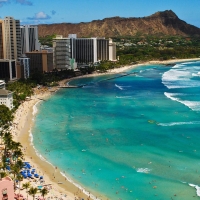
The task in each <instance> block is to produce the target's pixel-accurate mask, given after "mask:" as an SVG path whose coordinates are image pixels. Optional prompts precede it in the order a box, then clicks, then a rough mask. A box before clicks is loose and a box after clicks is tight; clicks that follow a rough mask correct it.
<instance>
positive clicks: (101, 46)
mask: <svg viewBox="0 0 200 200" xmlns="http://www.w3.org/2000/svg"><path fill="white" fill-rule="evenodd" d="M115 54H116V52H115ZM53 59H54V67H55V68H58V69H64V68H73V67H72V65H73V64H74V61H76V62H77V63H85V64H89V63H95V62H98V61H103V60H109V40H107V39H105V38H77V37H76V34H70V35H69V36H68V38H63V37H62V36H58V37H56V38H55V39H54V40H53Z"/></svg>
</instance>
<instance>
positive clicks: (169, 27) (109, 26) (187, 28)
mask: <svg viewBox="0 0 200 200" xmlns="http://www.w3.org/2000/svg"><path fill="white" fill-rule="evenodd" d="M38 33H39V37H42V36H46V35H52V34H57V35H63V36H64V37H67V36H68V34H70V33H75V34H77V36H78V37H115V36H134V35H136V34H138V33H139V34H144V35H146V34H148V35H160V34H162V35H181V36H200V28H197V27H195V26H193V25H190V24H187V23H186V22H185V21H183V20H181V19H179V18H178V16H177V15H176V14H175V13H174V12H173V11H172V10H166V11H163V12H156V13H155V14H153V15H150V16H148V17H142V18H134V17H130V18H122V17H112V18H105V19H103V20H93V21H91V22H87V23H85V22H81V23H77V24H73V23H61V24H41V25H38Z"/></svg>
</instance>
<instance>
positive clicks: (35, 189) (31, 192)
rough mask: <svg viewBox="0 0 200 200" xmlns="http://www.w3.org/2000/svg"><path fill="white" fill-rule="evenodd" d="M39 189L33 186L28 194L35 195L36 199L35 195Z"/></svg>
mask: <svg viewBox="0 0 200 200" xmlns="http://www.w3.org/2000/svg"><path fill="white" fill-rule="evenodd" d="M37 191H38V189H37V188H34V187H31V188H30V189H29V191H28V194H30V195H31V196H33V200H34V199H35V195H36V194H37Z"/></svg>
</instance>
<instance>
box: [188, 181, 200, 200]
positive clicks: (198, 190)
mask: <svg viewBox="0 0 200 200" xmlns="http://www.w3.org/2000/svg"><path fill="white" fill-rule="evenodd" d="M189 186H191V187H194V188H195V189H196V191H197V196H199V197H200V187H199V186H198V185H194V184H191V183H189Z"/></svg>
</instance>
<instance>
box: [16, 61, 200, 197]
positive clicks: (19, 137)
mask: <svg viewBox="0 0 200 200" xmlns="http://www.w3.org/2000/svg"><path fill="white" fill-rule="evenodd" d="M194 60H200V58H196V59H173V60H168V61H149V62H145V63H140V64H137V65H129V66H124V67H121V68H116V69H112V70H109V71H108V72H107V73H103V74H113V73H121V72H124V71H126V70H128V69H132V68H136V67H138V66H143V65H144V66H145V65H149V64H169V63H176V62H188V61H194ZM103 74H101V73H97V74H90V75H86V76H82V77H91V76H98V75H103ZM82 77H76V78H82ZM72 79H73V78H72ZM72 79H65V80H63V81H61V82H60V86H63V85H64V84H66V82H68V81H69V80H72ZM57 89H58V88H54V89H53V90H51V91H56V90H57ZM51 95H52V92H50V91H48V90H46V91H42V90H41V91H35V95H34V96H32V97H31V100H29V101H25V102H24V103H22V104H21V105H20V107H19V108H18V110H17V111H16V113H15V118H14V121H13V129H12V133H13V139H14V140H15V141H18V142H20V143H21V144H22V146H23V149H24V154H25V156H24V160H25V161H28V162H30V163H31V165H32V166H33V167H34V168H35V169H36V170H37V173H38V174H40V175H42V176H43V177H44V180H45V184H50V185H51V187H52V189H51V190H50V192H49V193H48V195H47V196H46V197H45V198H48V197H49V198H52V197H53V198H56V197H58V198H62V199H68V200H71V199H73V200H74V199H79V198H80V199H82V198H83V199H85V200H86V199H92V196H91V194H90V197H88V196H87V195H86V194H85V193H84V192H83V191H82V190H81V189H79V188H78V187H76V186H75V185H74V184H73V183H71V182H70V181H68V180H67V179H66V178H65V177H64V176H62V175H61V173H60V171H59V170H58V169H57V168H56V167H54V166H52V165H51V164H49V163H48V162H46V161H44V159H43V158H42V157H39V156H38V155H37V154H36V151H35V149H34V147H33V145H32V143H31V137H30V130H31V127H32V126H33V123H34V120H33V119H34V113H33V110H34V106H35V105H36V104H37V103H39V102H40V101H41V99H48V98H49V97H50V96H51ZM23 182H27V180H24V181H23ZM23 182H22V183H23ZM32 182H33V181H32ZM22 183H21V185H22ZM33 185H34V184H33ZM16 193H18V191H16ZM20 193H21V194H23V195H24V197H26V196H27V195H26V192H25V190H21V191H20ZM36 196H41V195H40V194H39V193H38V194H37V195H36ZM94 199H96V198H94ZM98 199H107V198H105V197H102V196H99V195H98Z"/></svg>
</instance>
